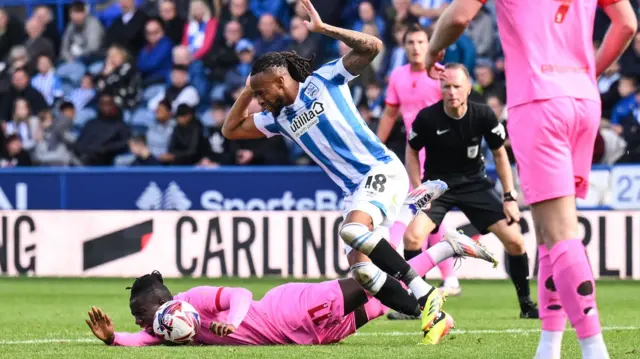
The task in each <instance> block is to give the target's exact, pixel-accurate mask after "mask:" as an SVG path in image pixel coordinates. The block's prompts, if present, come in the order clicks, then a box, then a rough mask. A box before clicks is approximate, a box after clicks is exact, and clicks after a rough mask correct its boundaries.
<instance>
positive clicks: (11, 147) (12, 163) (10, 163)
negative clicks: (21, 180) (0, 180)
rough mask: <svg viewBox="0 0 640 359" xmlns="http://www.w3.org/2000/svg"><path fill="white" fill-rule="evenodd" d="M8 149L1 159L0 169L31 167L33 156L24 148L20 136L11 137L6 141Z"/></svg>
mask: <svg viewBox="0 0 640 359" xmlns="http://www.w3.org/2000/svg"><path fill="white" fill-rule="evenodd" d="M6 143H7V144H6V149H5V151H3V154H2V158H0V167H3V168H5V167H24V166H31V165H32V163H31V156H29V153H28V152H27V151H25V150H24V148H23V147H22V140H21V139H20V136H18V135H9V136H7V140H6Z"/></svg>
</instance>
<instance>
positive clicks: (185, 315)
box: [153, 300, 200, 344]
mask: <svg viewBox="0 0 640 359" xmlns="http://www.w3.org/2000/svg"><path fill="white" fill-rule="evenodd" d="M199 329H200V315H199V314H198V312H197V311H196V309H195V308H194V307H193V306H192V305H191V304H189V303H187V302H185V301H182V300H172V301H169V302H166V303H164V304H163V305H162V306H161V307H160V308H158V311H156V314H155V317H154V319H153V331H154V332H155V333H156V335H157V336H158V337H160V338H163V339H164V340H166V341H170V342H172V343H176V344H187V343H190V342H191V341H192V340H193V338H195V336H196V335H198V330H199Z"/></svg>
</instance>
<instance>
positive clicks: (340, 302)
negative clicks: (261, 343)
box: [260, 280, 356, 345]
mask: <svg viewBox="0 0 640 359" xmlns="http://www.w3.org/2000/svg"><path fill="white" fill-rule="evenodd" d="M260 302H261V304H262V308H263V309H264V310H269V311H272V312H273V313H274V314H275V313H278V314H279V315H273V314H272V315H270V317H271V318H272V319H273V321H274V323H273V324H274V325H275V326H276V327H277V328H279V330H280V331H281V332H282V334H284V335H285V336H286V337H287V338H288V339H289V341H290V342H292V343H296V344H301V345H311V344H330V343H336V342H339V341H341V340H342V339H344V338H346V337H347V336H349V335H351V334H353V333H355V331H356V322H355V317H354V315H353V313H351V314H349V315H348V316H346V317H345V315H344V298H343V295H342V290H341V289H340V284H339V283H338V280H332V281H326V282H321V283H287V284H283V285H281V286H278V287H276V288H273V289H272V290H270V291H269V292H268V293H267V294H266V295H265V296H264V298H263V299H262V300H261V301H260Z"/></svg>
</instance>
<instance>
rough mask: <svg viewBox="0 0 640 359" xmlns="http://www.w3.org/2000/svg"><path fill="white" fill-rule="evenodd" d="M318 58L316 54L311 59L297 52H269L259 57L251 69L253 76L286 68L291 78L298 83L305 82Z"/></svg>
mask: <svg viewBox="0 0 640 359" xmlns="http://www.w3.org/2000/svg"><path fill="white" fill-rule="evenodd" d="M315 57H316V55H315V54H313V55H312V56H311V58H310V59H305V58H304V57H302V56H300V55H298V54H297V53H296V52H295V51H280V52H267V53H266V54H264V55H262V56H260V57H258V58H257V59H256V61H255V62H254V63H253V67H252V68H251V75H255V74H258V73H261V72H263V71H266V70H269V69H274V68H285V69H287V71H288V72H289V75H291V78H293V79H294V80H296V81H298V82H304V81H305V79H306V78H307V77H309V76H311V73H312V72H313V71H312V69H311V63H312V62H313V59H314V58H315Z"/></svg>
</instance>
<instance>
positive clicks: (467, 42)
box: [432, 31, 476, 72]
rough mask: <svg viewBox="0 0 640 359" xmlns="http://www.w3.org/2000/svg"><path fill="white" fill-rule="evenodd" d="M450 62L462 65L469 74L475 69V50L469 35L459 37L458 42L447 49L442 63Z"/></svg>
mask: <svg viewBox="0 0 640 359" xmlns="http://www.w3.org/2000/svg"><path fill="white" fill-rule="evenodd" d="M432 32H433V31H432ZM450 62H458V63H461V64H463V65H464V66H465V67H466V68H467V70H468V71H469V72H472V71H473V69H474V68H475V67H476V48H475V45H473V40H471V38H470V37H469V35H467V34H462V35H460V37H459V38H458V40H456V42H454V43H453V44H452V45H451V46H449V47H448V48H447V50H446V52H445V55H444V60H443V63H450Z"/></svg>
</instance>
